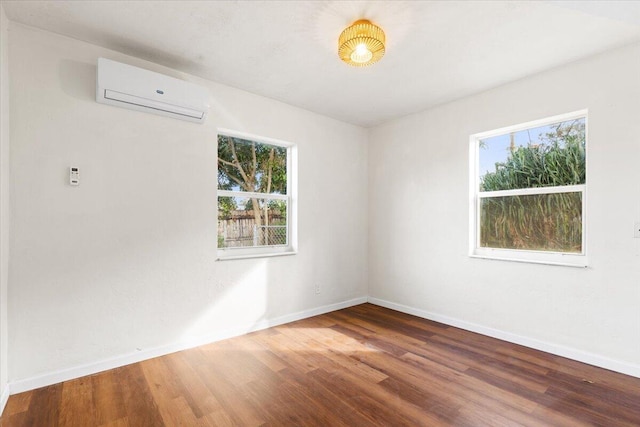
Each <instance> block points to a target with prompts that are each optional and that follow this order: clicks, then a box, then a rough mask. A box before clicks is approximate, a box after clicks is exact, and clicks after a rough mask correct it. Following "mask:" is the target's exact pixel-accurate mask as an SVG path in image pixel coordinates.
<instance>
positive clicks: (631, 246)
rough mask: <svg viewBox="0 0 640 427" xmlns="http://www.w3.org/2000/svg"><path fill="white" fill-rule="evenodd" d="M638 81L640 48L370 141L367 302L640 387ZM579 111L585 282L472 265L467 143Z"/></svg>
mask: <svg viewBox="0 0 640 427" xmlns="http://www.w3.org/2000/svg"><path fill="white" fill-rule="evenodd" d="M638 76H640V46H638V45H635V46H632V47H627V48H623V49H619V50H615V51H612V52H609V53H607V54H603V55H601V56H597V57H594V58H591V59H588V60H585V61H580V62H576V63H573V64H571V65H568V66H565V67H562V68H559V69H555V70H552V71H549V72H546V73H543V74H539V75H536V76H533V77H530V78H526V79H523V80H520V81H517V82H515V83H512V84H508V85H505V86H502V87H499V88H496V89H494V90H491V91H489V92H485V93H482V94H478V95H476V96H472V97H468V98H465V99H462V100H459V101H457V102H453V103H450V104H447V105H444V106H441V107H439V108H435V109H432V110H429V111H425V112H422V113H419V114H415V115H412V116H409V117H405V118H402V119H399V120H395V121H392V122H390V123H388V124H385V125H383V126H379V127H377V128H374V129H373V130H372V132H371V145H370V147H369V167H370V172H369V212H370V217H369V225H370V234H369V255H370V257H369V265H370V272H369V277H370V289H369V293H370V295H371V296H372V297H373V298H377V299H379V300H381V301H378V302H382V303H393V304H391V305H398V304H399V305H402V306H405V307H404V309H409V308H410V309H411V310H410V311H413V312H421V313H423V314H426V315H428V316H432V317H439V318H448V319H450V320H452V321H454V322H456V323H459V324H465V325H466V326H471V327H475V328H476V329H478V330H484V331H491V329H492V328H493V331H494V332H500V333H498V334H497V335H501V333H502V336H507V335H510V337H511V338H522V339H521V340H520V341H522V342H530V343H531V342H536V340H537V341H538V343H539V344H540V343H541V344H544V345H542V346H541V347H545V348H547V349H549V348H553V347H557V348H559V349H560V350H561V352H562V351H564V352H565V354H573V355H577V356H585V357H582V359H583V360H594V361H598V362H603V363H605V364H606V363H608V364H609V365H610V366H612V367H614V368H618V369H622V370H626V372H629V373H635V375H639V376H640V308H639V307H640V239H633V223H634V221H640V166H639V164H638V159H640V141H639V139H638V135H640V120H639V118H640V78H639V77H638ZM583 108H588V109H589V124H588V126H589V129H588V132H589V135H588V154H587V155H588V166H587V167H588V172H587V173H588V176H587V181H588V189H587V191H588V196H587V197H588V199H587V215H588V216H587V233H588V234H587V245H588V246H587V248H588V249H587V250H588V255H589V259H590V265H589V268H587V269H577V268H569V267H554V266H545V265H532V264H521V263H509V262H503V261H490V260H484V259H470V258H469V257H468V256H467V253H468V244H469V243H468V236H469V224H468V218H469V214H468V212H469V210H468V209H469V205H468V204H469V174H468V162H469V161H468V148H469V135H471V134H473V133H477V132H481V131H488V130H492V129H496V128H500V127H504V126H508V125H513V124H518V123H522V122H527V121H530V120H534V119H539V118H544V117H549V116H552V115H556V114H560V113H565V112H571V111H575V110H579V109H583ZM388 305H389V304H388ZM565 350H566V351H565ZM591 356H593V357H591Z"/></svg>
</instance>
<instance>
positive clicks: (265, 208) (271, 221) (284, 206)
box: [218, 130, 296, 259]
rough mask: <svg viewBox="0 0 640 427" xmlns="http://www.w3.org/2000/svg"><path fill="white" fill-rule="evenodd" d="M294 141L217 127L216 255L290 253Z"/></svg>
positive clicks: (293, 232)
mask: <svg viewBox="0 0 640 427" xmlns="http://www.w3.org/2000/svg"><path fill="white" fill-rule="evenodd" d="M295 160H296V151H295V146H293V145H292V144H289V143H285V142H281V141H275V140H271V139H267V138H261V137H256V136H252V135H244V134H240V133H237V132H233V131H226V130H220V131H219V133H218V259H231V258H247V257H258V256H270V255H285V254H292V253H295V249H296V229H295V223H296V215H295V214H296V206H295V189H296V186H295V168H296V165H295Z"/></svg>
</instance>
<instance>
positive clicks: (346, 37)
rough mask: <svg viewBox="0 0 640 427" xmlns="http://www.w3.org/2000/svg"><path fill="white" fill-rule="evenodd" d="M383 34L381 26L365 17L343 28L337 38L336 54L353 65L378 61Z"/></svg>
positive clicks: (359, 65) (381, 49) (381, 50)
mask: <svg viewBox="0 0 640 427" xmlns="http://www.w3.org/2000/svg"><path fill="white" fill-rule="evenodd" d="M384 44H385V35H384V31H382V28H380V27H378V26H377V25H374V24H372V23H371V22H370V21H368V20H366V19H361V20H359V21H356V22H354V23H353V24H351V25H350V26H349V27H347V28H345V29H344V31H343V32H342V34H340V38H339V39H338V56H340V59H342V60H343V61H344V62H346V63H347V64H349V65H353V66H354V67H364V66H367V65H371V64H373V63H375V62H378V61H379V60H380V58H382V56H383V55H384V51H385V50H384Z"/></svg>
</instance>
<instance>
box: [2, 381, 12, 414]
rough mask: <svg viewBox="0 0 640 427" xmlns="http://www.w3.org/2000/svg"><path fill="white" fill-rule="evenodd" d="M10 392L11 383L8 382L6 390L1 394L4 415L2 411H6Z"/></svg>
mask: <svg viewBox="0 0 640 427" xmlns="http://www.w3.org/2000/svg"><path fill="white" fill-rule="evenodd" d="M10 394H11V393H10V387H9V384H7V385H6V386H5V387H4V390H2V394H1V395H0V415H2V413H3V412H4V407H5V406H7V401H8V400H9V395H10Z"/></svg>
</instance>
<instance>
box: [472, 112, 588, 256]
mask: <svg viewBox="0 0 640 427" xmlns="http://www.w3.org/2000/svg"><path fill="white" fill-rule="evenodd" d="M578 118H584V119H585V145H587V144H588V141H589V137H588V133H589V126H588V110H587V109H584V110H579V111H574V112H571V113H567V114H560V115H557V116H553V117H547V118H544V119H539V120H533V121H530V122H527V123H521V124H518V125H514V126H507V127H503V128H500V129H495V130H492V131H488V132H481V133H476V134H473V135H471V136H470V137H469V257H471V258H482V259H491V260H499V261H515V262H526V263H533V264H547V265H559V266H568V267H582V268H584V267H587V266H588V258H587V238H586V237H587V209H586V207H587V185H586V183H585V184H581V185H567V186H561V187H537V188H526V189H518V190H504V191H487V192H480V191H479V188H480V176H479V171H478V166H479V156H480V154H479V141H480V140H482V139H486V138H491V137H493V136H499V135H504V134H506V133H511V132H518V131H521V130H525V129H530V128H535V127H539V126H544V125H548V124H552V123H558V122H563V121H567V120H573V119H578ZM588 155H589V152H588V149H587V150H586V153H585V168H588V163H587V160H588ZM587 177H588V169H587ZM570 192H582V253H580V254H572V253H565V252H547V251H532V250H521V249H497V248H482V247H479V242H480V229H479V226H478V225H479V224H480V200H481V199H483V198H488V197H499V196H516V195H533V194H551V193H570Z"/></svg>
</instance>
